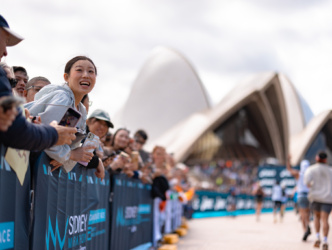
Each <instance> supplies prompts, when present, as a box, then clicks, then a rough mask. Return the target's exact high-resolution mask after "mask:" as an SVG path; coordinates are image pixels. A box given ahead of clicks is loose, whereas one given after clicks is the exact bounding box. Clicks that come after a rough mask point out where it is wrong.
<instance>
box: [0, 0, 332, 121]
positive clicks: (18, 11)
mask: <svg viewBox="0 0 332 250" xmlns="http://www.w3.org/2000/svg"><path fill="white" fill-rule="evenodd" d="M331 11H332V1H325V0H315V1H313V0H239V1H237V0H232V1H229V0H202V1H195V0H180V1H179V0H129V1H127V0H122V1H113V0H107V1H106V0H105V1H102V0H94V1H91V0H89V1H85V0H24V1H22V0H21V1H18V0H8V1H2V2H1V14H2V15H3V16H4V17H5V18H6V19H7V21H8V22H9V25H10V27H11V28H12V29H13V30H14V31H15V32H17V33H19V34H21V35H22V36H24V37H25V40H24V41H23V42H21V43H20V44H19V45H17V46H15V47H12V48H9V49H8V54H9V55H8V57H7V58H6V59H4V60H5V61H6V62H7V63H8V64H9V65H11V66H13V65H21V66H24V67H25V68H26V69H27V71H28V74H29V76H30V78H32V77H35V76H39V75H41V76H45V77H47V78H49V79H50V80H51V82H52V83H54V84H60V83H63V82H64V80H63V71H64V66H65V64H66V62H67V61H68V60H69V59H71V58H72V57H74V56H76V55H86V56H89V57H91V59H92V60H93V61H94V62H95V64H96V65H97V67H98V77H97V83H96V87H95V88H94V90H93V91H92V92H91V94H90V99H91V100H92V101H93V105H92V107H91V110H94V109H96V108H103V109H106V110H107V111H108V112H109V113H110V115H111V117H112V115H114V114H115V112H116V111H117V110H118V109H119V108H120V107H121V106H122V105H123V104H124V102H125V100H126V98H127V96H128V95H129V91H130V87H131V85H132V83H133V82H134V80H135V78H136V76H137V75H138V73H139V71H140V70H141V68H142V66H143V63H144V62H145V60H146V59H147V58H148V56H149V53H150V52H151V51H152V49H153V48H155V47H156V46H160V45H161V46H167V47H170V48H173V49H175V50H177V51H178V52H180V53H181V54H183V55H184V56H185V57H186V58H187V59H188V61H189V62H190V63H191V64H192V66H193V67H194V68H195V69H196V71H197V73H198V75H199V77H200V78H201V80H202V82H203V84H204V86H205V87H206V90H207V92H208V94H209V95H210V98H211V100H212V103H217V102H218V101H220V100H221V98H222V97H223V96H225V95H226V94H227V93H228V92H229V91H230V90H231V89H232V88H233V87H234V86H235V85H236V84H237V83H239V82H240V81H241V80H242V79H243V78H245V77H246V76H247V75H249V74H253V73H259V72H264V71H276V72H280V73H284V74H286V76H287V77H288V78H289V79H290V80H291V82H292V83H293V84H294V85H295V87H296V88H297V89H298V91H299V92H300V93H301V94H302V96H303V97H304V98H305V99H306V100H307V102H308V104H309V106H310V107H311V108H312V110H313V112H314V113H315V114H318V113H320V112H321V111H323V110H326V109H331V108H332V74H331V72H332V70H331V69H332V15H331Z"/></svg>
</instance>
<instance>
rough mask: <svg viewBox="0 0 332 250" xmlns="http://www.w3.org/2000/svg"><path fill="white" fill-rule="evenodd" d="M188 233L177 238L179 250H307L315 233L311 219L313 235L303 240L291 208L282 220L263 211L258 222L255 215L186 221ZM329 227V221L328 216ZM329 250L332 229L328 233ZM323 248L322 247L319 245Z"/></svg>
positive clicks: (300, 228)
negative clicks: (275, 218)
mask: <svg viewBox="0 0 332 250" xmlns="http://www.w3.org/2000/svg"><path fill="white" fill-rule="evenodd" d="M188 224H189V230H188V234H187V235H186V236H184V237H182V238H180V241H179V243H178V244H177V249H178V250H196V249H197V250H198V249H199V250H202V249H206V250H237V249H241V250H242V249H245V250H288V249H289V250H307V249H308V250H309V249H311V250H312V249H318V248H314V247H313V244H314V241H315V240H316V235H315V232H314V228H313V222H311V231H312V234H311V235H310V236H309V237H308V240H307V241H306V242H303V241H302V236H303V231H302V226H301V223H300V220H299V217H298V215H296V214H295V212H294V211H289V212H286V213H285V217H284V219H283V221H282V222H280V221H278V222H277V223H274V222H273V215H272V213H267V214H263V215H262V216H261V219H260V221H259V222H257V221H256V217H255V216H254V215H241V216H238V217H236V218H231V217H219V218H204V219H192V220H189V221H188ZM330 224H331V228H332V221H331V218H330ZM329 243H330V244H331V246H330V249H331V250H332V232H331V233H330V234H329ZM320 249H322V247H321V248H320Z"/></svg>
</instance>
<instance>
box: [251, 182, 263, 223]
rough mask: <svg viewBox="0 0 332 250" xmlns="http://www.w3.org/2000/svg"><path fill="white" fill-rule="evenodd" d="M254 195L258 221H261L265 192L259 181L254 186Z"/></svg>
mask: <svg viewBox="0 0 332 250" xmlns="http://www.w3.org/2000/svg"><path fill="white" fill-rule="evenodd" d="M253 195H254V196H255V200H256V220H257V221H259V220H260V215H261V212H262V207H263V201H264V191H263V188H262V186H261V184H260V182H259V181H258V182H257V183H256V185H255V186H254V190H253Z"/></svg>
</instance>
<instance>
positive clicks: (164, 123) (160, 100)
mask: <svg viewBox="0 0 332 250" xmlns="http://www.w3.org/2000/svg"><path fill="white" fill-rule="evenodd" d="M209 107H210V104H209V100H208V97H207V94H206V91H205V89H204V87H203V85H202V83H201V81H200V79H199V77H198V75H197V74H196V72H195V70H194V69H193V67H192V66H191V65H190V63H189V62H188V61H187V60H186V59H185V58H184V57H183V56H182V55H181V54H179V53H178V52H176V51H175V50H172V49H169V48H165V47H157V48H155V49H154V50H153V51H152V53H151V55H150V56H149V58H148V59H147V61H146V62H145V64H144V66H143V68H142V69H141V71H140V73H139V75H138V77H137V79H136V80H135V82H134V83H133V86H132V89H131V92H130V94H129V97H128V99H127V101H126V103H125V104H124V106H123V107H122V109H121V111H120V112H119V113H118V114H117V115H116V116H115V118H114V123H115V124H116V125H117V127H121V126H125V127H127V128H130V130H131V131H133V132H135V131H136V130H137V129H144V130H146V131H147V132H148V135H149V141H153V140H154V139H155V138H157V137H158V136H159V135H161V134H163V133H164V132H165V131H166V130H168V129H169V128H170V127H172V126H174V125H175V124H177V123H178V122H180V121H181V120H183V119H184V118H186V117H188V116H189V115H191V114H193V113H195V112H198V111H202V110H206V109H208V108H209Z"/></svg>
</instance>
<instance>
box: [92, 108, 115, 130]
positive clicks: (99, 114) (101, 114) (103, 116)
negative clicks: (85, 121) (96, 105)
mask: <svg viewBox="0 0 332 250" xmlns="http://www.w3.org/2000/svg"><path fill="white" fill-rule="evenodd" d="M90 118H96V119H98V120H102V121H105V122H107V124H108V126H109V127H111V128H114V126H113V123H112V122H111V118H110V115H109V114H108V113H107V112H106V111H104V110H101V109H96V110H95V111H93V112H92V114H91V115H90V116H89V119H90Z"/></svg>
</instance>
